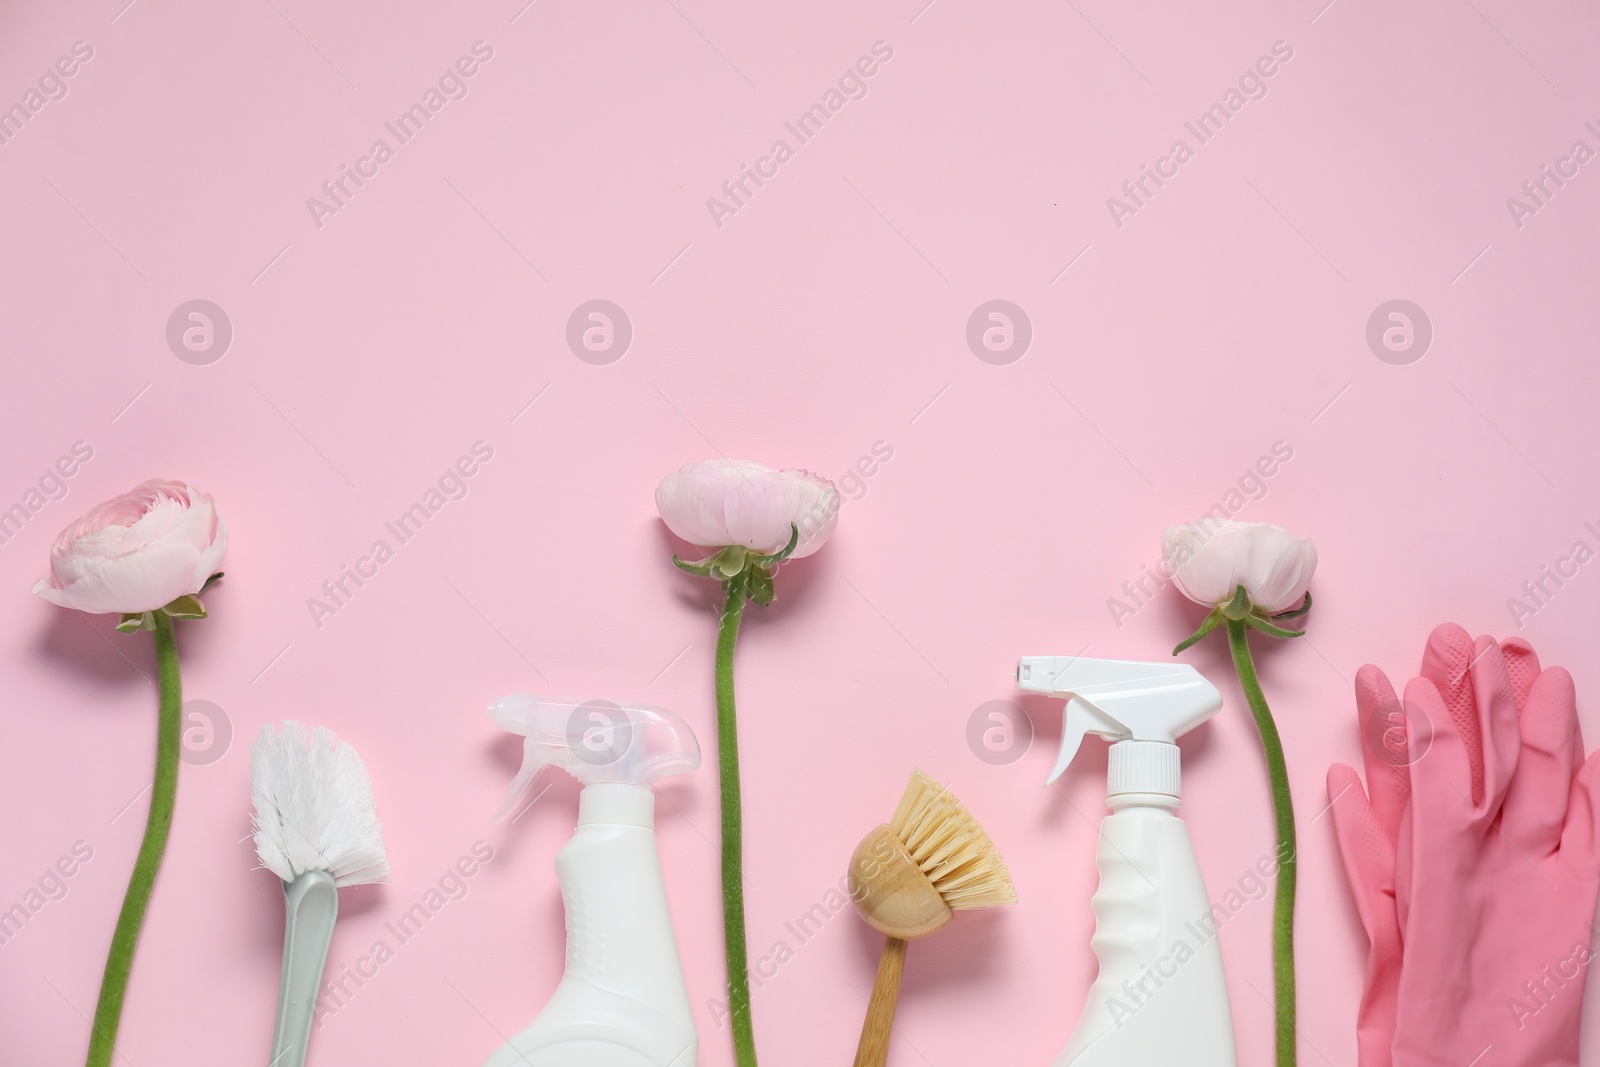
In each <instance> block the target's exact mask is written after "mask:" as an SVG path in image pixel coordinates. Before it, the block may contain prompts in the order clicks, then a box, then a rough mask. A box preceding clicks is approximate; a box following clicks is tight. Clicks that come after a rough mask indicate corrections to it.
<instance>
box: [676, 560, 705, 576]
mask: <svg viewBox="0 0 1600 1067" xmlns="http://www.w3.org/2000/svg"><path fill="white" fill-rule="evenodd" d="M672 562H673V565H674V566H676V567H677V568H678V569H679V570H680V571H685V572H687V573H689V574H694V575H698V576H699V577H701V578H709V577H711V560H710V559H702V560H696V561H695V562H693V563H686V562H684V561H683V560H681V559H679V558H678V557H677V556H673V557H672Z"/></svg>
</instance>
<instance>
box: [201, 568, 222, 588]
mask: <svg viewBox="0 0 1600 1067" xmlns="http://www.w3.org/2000/svg"><path fill="white" fill-rule="evenodd" d="M220 581H222V572H221V571H218V572H217V573H215V574H213V575H212V576H211V577H209V578H207V579H206V584H205V585H202V586H201V587H200V592H202V593H204V592H205V591H206V590H207V589H210V588H211V587H212V586H214V585H216V584H217V583H218V582H220Z"/></svg>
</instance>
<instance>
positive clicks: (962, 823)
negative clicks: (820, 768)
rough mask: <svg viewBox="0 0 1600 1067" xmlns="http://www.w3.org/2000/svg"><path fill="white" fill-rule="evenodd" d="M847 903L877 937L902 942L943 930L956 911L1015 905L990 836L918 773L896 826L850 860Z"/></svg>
mask: <svg viewBox="0 0 1600 1067" xmlns="http://www.w3.org/2000/svg"><path fill="white" fill-rule="evenodd" d="M850 896H851V899H853V900H854V901H855V904H856V910H857V911H859V912H860V913H861V917H862V918H863V919H865V920H866V922H867V924H868V925H869V926H871V927H872V928H873V929H874V930H877V931H878V932H879V933H882V934H885V935H887V936H889V937H896V938H901V939H902V940H907V941H909V940H913V939H915V938H919V937H927V936H928V935H929V934H932V933H934V932H936V931H938V930H940V929H941V928H943V927H944V926H945V925H946V924H947V923H949V922H950V920H951V919H952V918H953V917H954V913H955V912H957V911H964V910H967V909H971V908H992V907H995V906H997V905H1000V904H1015V903H1016V901H1017V893H1016V890H1015V889H1014V888H1012V885H1011V874H1010V872H1009V871H1007V870H1006V865H1005V862H1004V861H1003V860H1001V858H1000V853H999V851H998V850H996V849H995V847H994V842H992V841H990V840H989V835H988V834H987V833H985V832H984V829H983V827H982V826H979V825H978V820H977V819H974V818H973V817H972V815H971V814H970V813H969V812H968V811H967V809H966V808H965V807H963V806H962V804H961V801H959V800H957V799H956V797H955V795H954V794H953V793H951V792H950V790H948V789H946V788H945V787H944V786H942V785H940V784H939V783H938V782H936V781H934V780H933V779H932V778H930V777H929V776H928V775H926V774H924V773H923V772H922V771H915V772H913V773H912V775H911V782H910V784H908V785H907V786H906V791H905V794H904V795H903V796H901V798H900V806H899V808H898V809H897V810H896V811H895V813H894V818H893V820H891V821H890V822H889V823H888V824H886V825H883V826H879V827H878V828H877V829H875V830H873V831H872V832H871V833H869V834H868V835H867V836H866V837H865V838H863V839H862V841H861V844H860V845H859V846H857V847H856V851H855V855H853V856H851V857H850Z"/></svg>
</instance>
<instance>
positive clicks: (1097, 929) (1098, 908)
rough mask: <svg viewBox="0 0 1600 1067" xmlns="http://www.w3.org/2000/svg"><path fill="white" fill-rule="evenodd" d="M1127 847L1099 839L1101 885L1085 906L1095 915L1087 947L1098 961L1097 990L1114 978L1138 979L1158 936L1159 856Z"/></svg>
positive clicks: (1144, 840) (1149, 838) (1149, 839)
mask: <svg viewBox="0 0 1600 1067" xmlns="http://www.w3.org/2000/svg"><path fill="white" fill-rule="evenodd" d="M1137 836H1138V838H1139V842H1140V843H1141V844H1148V845H1150V846H1154V845H1155V843H1156V842H1155V838H1154V836H1153V835H1149V834H1139V835H1137ZM1128 844H1129V843H1128V842H1123V843H1122V844H1120V845H1118V844H1113V843H1112V842H1111V841H1110V840H1108V839H1106V838H1102V839H1101V841H1100V847H1099V850H1098V854H1097V857H1096V863H1097V865H1098V866H1099V868H1100V885H1099V887H1098V888H1097V889H1096V890H1095V891H1094V896H1093V898H1091V899H1090V901H1089V906H1090V907H1091V908H1092V909H1093V910H1094V936H1093V937H1091V938H1090V939H1089V946H1090V947H1091V948H1092V949H1093V950H1094V955H1095V959H1097V960H1099V961H1100V975H1099V977H1098V978H1096V979H1095V984H1096V985H1099V984H1100V983H1102V982H1109V981H1110V980H1111V976H1113V975H1126V974H1136V973H1138V971H1139V968H1140V966H1141V965H1142V964H1143V963H1144V962H1145V960H1146V959H1148V958H1149V956H1150V954H1151V949H1152V948H1153V947H1155V946H1154V941H1155V939H1156V938H1158V937H1159V936H1160V933H1161V927H1160V915H1159V913H1158V910H1157V909H1158V908H1159V906H1160V894H1159V893H1158V891H1157V889H1156V886H1158V885H1160V884H1161V864H1160V860H1159V856H1158V854H1157V851H1156V849H1155V848H1154V847H1148V848H1144V849H1138V850H1130V849H1129V848H1128V847H1127V845H1128ZM1141 853H1143V854H1141Z"/></svg>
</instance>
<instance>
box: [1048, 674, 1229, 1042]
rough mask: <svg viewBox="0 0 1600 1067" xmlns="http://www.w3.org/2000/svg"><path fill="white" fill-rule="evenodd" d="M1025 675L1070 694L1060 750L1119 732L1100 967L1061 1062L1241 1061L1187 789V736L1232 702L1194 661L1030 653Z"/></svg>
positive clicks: (1104, 851)
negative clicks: (1181, 810)
mask: <svg viewBox="0 0 1600 1067" xmlns="http://www.w3.org/2000/svg"><path fill="white" fill-rule="evenodd" d="M1017 687H1018V688H1019V689H1023V690H1027V691H1028V692H1032V693H1045V694H1048V695H1051V696H1064V697H1066V698H1067V704H1066V709H1065V712H1064V717H1063V725H1062V730H1061V754H1060V756H1059V757H1058V758H1057V759H1056V765H1055V769H1054V770H1053V771H1051V772H1050V781H1052V782H1053V781H1055V780H1056V779H1057V778H1059V777H1060V776H1061V773H1062V772H1063V771H1065V770H1066V769H1067V765H1068V764H1069V763H1071V762H1072V757H1073V756H1074V755H1076V754H1077V752H1078V748H1079V745H1080V743H1081V742H1082V741H1083V736H1084V735H1085V734H1095V735H1097V736H1099V737H1103V738H1105V739H1106V740H1107V741H1110V742H1112V745H1111V756H1110V764H1109V766H1108V768H1107V771H1106V777H1107V783H1106V805H1107V807H1109V808H1110V809H1111V814H1110V815H1108V816H1106V818H1105V821H1104V822H1102V823H1101V824H1100V844H1099V848H1098V850H1097V852H1096V859H1095V862H1096V864H1097V865H1098V867H1099V868H1100V887H1099V888H1098V889H1097V890H1096V891H1095V894H1094V899H1093V900H1092V901H1091V906H1092V907H1093V908H1094V915H1095V930H1094V937H1093V938H1092V939H1091V940H1090V942H1089V944H1090V947H1091V948H1093V949H1094V954H1095V957H1096V958H1097V959H1098V960H1099V961H1100V974H1099V976H1098V977H1097V978H1096V979H1095V981H1094V985H1093V986H1091V987H1090V989H1089V997H1088V1001H1087V1002H1086V1003H1085V1005H1084V1008H1083V1013H1082V1014H1081V1015H1080V1016H1079V1017H1078V1025H1077V1028H1076V1029H1075V1030H1074V1031H1073V1033H1072V1040H1071V1041H1070V1042H1069V1043H1068V1044H1067V1047H1066V1049H1065V1051H1063V1052H1062V1053H1061V1055H1060V1056H1058V1057H1057V1058H1056V1061H1055V1067H1066V1065H1068V1064H1072V1065H1073V1067H1167V1065H1169V1064H1174V1063H1181V1064H1183V1065H1184V1067H1235V1064H1236V1062H1237V1061H1236V1058H1235V1054H1234V1046H1233V1013H1232V1011H1231V1009H1230V1008H1229V1005H1228V984H1227V979H1226V978H1225V977H1224V975H1223V972H1222V953H1221V950H1220V948H1219V946H1218V943H1217V926H1216V922H1215V920H1214V918H1213V917H1212V912H1211V905H1210V902H1209V900H1208V898H1207V896H1206V887H1205V882H1204V881H1203V880H1202V879H1201V877H1200V865H1199V863H1197V862H1196V860H1195V855H1194V846H1193V845H1192V844H1190V841H1189V831H1188V830H1187V829H1186V828H1185V827H1184V825H1183V821H1182V820H1181V819H1179V818H1178V817H1177V815H1176V814H1175V812H1176V811H1177V808H1178V800H1179V788H1178V786H1179V762H1178V746H1177V744H1176V741H1177V739H1178V738H1179V737H1181V736H1182V735H1183V734H1185V733H1187V732H1188V731H1189V730H1192V729H1194V727H1196V726H1198V725H1200V724H1201V723H1202V722H1205V721H1206V720H1207V719H1209V718H1211V716H1213V715H1215V714H1216V713H1217V711H1218V710H1219V709H1220V708H1221V707H1222V694H1221V693H1219V692H1217V688H1216V687H1215V686H1213V685H1212V684H1211V683H1210V682H1208V681H1206V680H1205V678H1204V677H1202V676H1201V674H1200V672H1199V671H1197V670H1195V669H1194V668H1193V667H1191V666H1189V665H1188V664H1186V663H1138V662H1133V661H1128V660H1110V659H1082V658H1075V657H1072V656H1025V657H1023V658H1022V660H1021V661H1020V662H1019V663H1018V664H1017Z"/></svg>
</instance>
